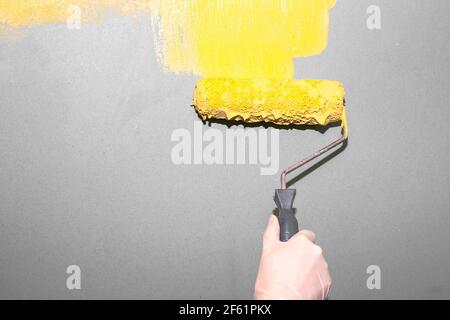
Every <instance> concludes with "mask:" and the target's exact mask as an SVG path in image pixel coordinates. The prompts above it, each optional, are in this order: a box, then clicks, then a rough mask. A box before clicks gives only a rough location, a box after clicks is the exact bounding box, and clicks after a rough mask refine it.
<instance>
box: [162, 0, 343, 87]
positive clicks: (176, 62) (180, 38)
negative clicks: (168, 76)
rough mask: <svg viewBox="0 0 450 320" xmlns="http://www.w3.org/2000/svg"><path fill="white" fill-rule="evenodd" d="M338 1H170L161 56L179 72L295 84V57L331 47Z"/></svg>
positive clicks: (165, 13)
mask: <svg viewBox="0 0 450 320" xmlns="http://www.w3.org/2000/svg"><path fill="white" fill-rule="evenodd" d="M335 2H336V1H335V0H165V1H160V2H159V3H158V6H157V7H158V14H159V15H160V17H161V29H160V32H161V36H162V43H163V44H162V51H163V57H164V62H165V64H166V66H167V67H168V68H169V69H170V70H172V71H176V72H193V73H194V74H198V75H205V76H208V77H227V78H266V79H273V78H282V79H292V78H293V75H294V66H293V58H294V57H303V56H311V55H315V54H319V53H321V52H322V51H323V50H324V49H325V48H326V46H327V38H328V11H329V9H330V8H331V7H333V6H334V5H335Z"/></svg>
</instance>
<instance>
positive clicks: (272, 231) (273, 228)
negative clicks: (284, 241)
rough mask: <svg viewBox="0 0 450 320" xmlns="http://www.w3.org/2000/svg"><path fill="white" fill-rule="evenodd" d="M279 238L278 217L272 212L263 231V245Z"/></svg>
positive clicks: (275, 241)
mask: <svg viewBox="0 0 450 320" xmlns="http://www.w3.org/2000/svg"><path fill="white" fill-rule="evenodd" d="M279 238H280V225H279V224H278V219H277V217H275V216H274V215H273V214H272V215H270V217H269V221H268V222H267V227H266V231H265V232H264V240H263V243H264V246H266V245H270V244H273V243H277V242H279V241H280V240H279Z"/></svg>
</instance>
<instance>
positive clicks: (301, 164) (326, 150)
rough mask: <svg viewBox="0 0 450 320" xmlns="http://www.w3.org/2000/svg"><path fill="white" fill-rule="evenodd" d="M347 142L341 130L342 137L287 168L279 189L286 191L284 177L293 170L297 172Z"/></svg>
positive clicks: (282, 175)
mask: <svg viewBox="0 0 450 320" xmlns="http://www.w3.org/2000/svg"><path fill="white" fill-rule="evenodd" d="M345 140H347V138H346V137H345V133H344V130H342V136H341V137H340V138H339V139H337V140H335V141H333V142H331V143H330V144H329V145H327V146H325V147H323V148H322V149H320V150H318V151H316V152H315V153H313V154H312V155H310V156H309V157H306V158H305V159H303V160H300V161H299V162H296V163H294V164H293V165H291V166H289V167H287V168H286V169H285V170H284V171H283V173H282V174H281V178H280V180H281V189H286V176H287V175H288V174H289V173H291V172H292V171H294V170H297V169H298V168H300V167H302V166H304V165H305V164H307V163H308V162H310V161H312V160H314V159H316V158H317V157H320V156H321V155H323V154H324V153H327V152H328V151H330V150H331V149H333V148H335V147H336V146H338V145H339V144H341V143H344V141H345Z"/></svg>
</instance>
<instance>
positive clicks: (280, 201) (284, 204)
mask: <svg viewBox="0 0 450 320" xmlns="http://www.w3.org/2000/svg"><path fill="white" fill-rule="evenodd" d="M295 192H296V191H295V189H277V190H275V197H274V201H275V204H276V205H277V207H278V223H279V224H280V241H283V242H285V241H288V240H289V239H290V238H291V237H292V236H293V235H295V234H296V233H297V232H298V222H297V219H296V218H295V209H293V208H292V206H293V204H294V198H295Z"/></svg>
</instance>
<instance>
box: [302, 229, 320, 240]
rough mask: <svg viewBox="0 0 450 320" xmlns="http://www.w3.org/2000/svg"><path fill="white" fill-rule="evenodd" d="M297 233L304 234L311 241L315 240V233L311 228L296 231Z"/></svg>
mask: <svg viewBox="0 0 450 320" xmlns="http://www.w3.org/2000/svg"><path fill="white" fill-rule="evenodd" d="M298 235H299V236H300V235H302V236H305V237H306V239H308V240H309V241H311V242H313V243H314V242H316V234H315V233H314V232H312V231H311V230H306V229H305V230H302V231H300V232H299V233H298Z"/></svg>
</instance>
